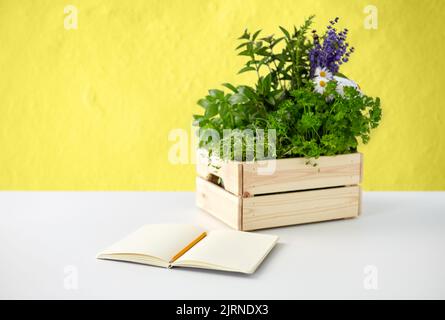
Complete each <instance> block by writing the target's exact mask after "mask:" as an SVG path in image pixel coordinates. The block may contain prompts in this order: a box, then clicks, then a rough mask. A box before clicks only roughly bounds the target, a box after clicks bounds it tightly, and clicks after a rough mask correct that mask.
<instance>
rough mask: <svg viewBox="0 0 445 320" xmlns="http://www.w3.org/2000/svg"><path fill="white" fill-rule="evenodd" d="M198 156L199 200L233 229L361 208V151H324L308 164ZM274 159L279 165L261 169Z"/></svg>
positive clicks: (342, 214) (351, 214) (283, 223)
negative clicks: (325, 153) (335, 153)
mask: <svg viewBox="0 0 445 320" xmlns="http://www.w3.org/2000/svg"><path fill="white" fill-rule="evenodd" d="M197 160H198V162H197V173H198V177H197V178H196V203H197V206H198V207H200V208H201V209H203V210H205V211H207V212H209V213H211V214H212V215H214V216H215V217H217V218H219V219H220V220H222V221H223V222H225V223H226V224H228V225H229V226H231V227H232V228H234V229H238V230H255V229H263V228H272V227H279V226H286V225H293V224H300V223H309V222H317V221H325V220H333V219H343V218H353V217H357V216H358V215H359V213H360V202H361V189H360V186H359V185H358V184H359V183H360V182H361V177H362V154H360V153H353V154H346V155H338V156H331V157H320V158H318V159H313V160H311V163H309V164H308V163H307V162H308V160H307V159H305V158H292V159H279V160H265V161H256V162H237V161H227V162H223V161H216V162H215V160H212V163H209V160H208V159H207V158H206V157H204V156H202V155H199V154H198V159H197ZM269 161H275V163H274V165H275V170H274V171H273V173H272V174H261V170H264V168H266V167H267V166H269V165H273V164H272V163H270V162H269ZM314 164H316V165H315V166H314ZM219 179H221V180H222V181H223V186H221V185H220V184H218V180H219Z"/></svg>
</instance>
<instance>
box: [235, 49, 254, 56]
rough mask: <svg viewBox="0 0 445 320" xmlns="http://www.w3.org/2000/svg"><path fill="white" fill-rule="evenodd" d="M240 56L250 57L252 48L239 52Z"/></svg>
mask: <svg viewBox="0 0 445 320" xmlns="http://www.w3.org/2000/svg"><path fill="white" fill-rule="evenodd" d="M238 55H239V56H247V57H249V56H250V55H251V50H244V51H241V52H240V53H238Z"/></svg>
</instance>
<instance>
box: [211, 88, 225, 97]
mask: <svg viewBox="0 0 445 320" xmlns="http://www.w3.org/2000/svg"><path fill="white" fill-rule="evenodd" d="M209 94H210V96H211V97H214V98H219V99H223V98H224V92H223V91H221V90H218V89H210V90H209Z"/></svg>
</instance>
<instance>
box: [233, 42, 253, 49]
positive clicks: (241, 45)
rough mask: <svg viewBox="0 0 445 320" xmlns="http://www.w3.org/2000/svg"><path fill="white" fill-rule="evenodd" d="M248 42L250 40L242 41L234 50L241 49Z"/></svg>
mask: <svg viewBox="0 0 445 320" xmlns="http://www.w3.org/2000/svg"><path fill="white" fill-rule="evenodd" d="M249 43H250V41H248V42H243V43H241V44H240V45H239V46H238V47H236V48H235V50H238V49H241V48H242V47H245V46H247V45H248V44H249Z"/></svg>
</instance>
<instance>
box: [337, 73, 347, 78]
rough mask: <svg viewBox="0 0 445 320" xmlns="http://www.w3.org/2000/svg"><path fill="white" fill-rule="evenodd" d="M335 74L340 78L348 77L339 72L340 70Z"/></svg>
mask: <svg viewBox="0 0 445 320" xmlns="http://www.w3.org/2000/svg"><path fill="white" fill-rule="evenodd" d="M335 75H336V76H337V77H342V78H346V79H349V78H348V77H347V76H345V75H344V74H343V73H340V72H337V73H336V74H335Z"/></svg>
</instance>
